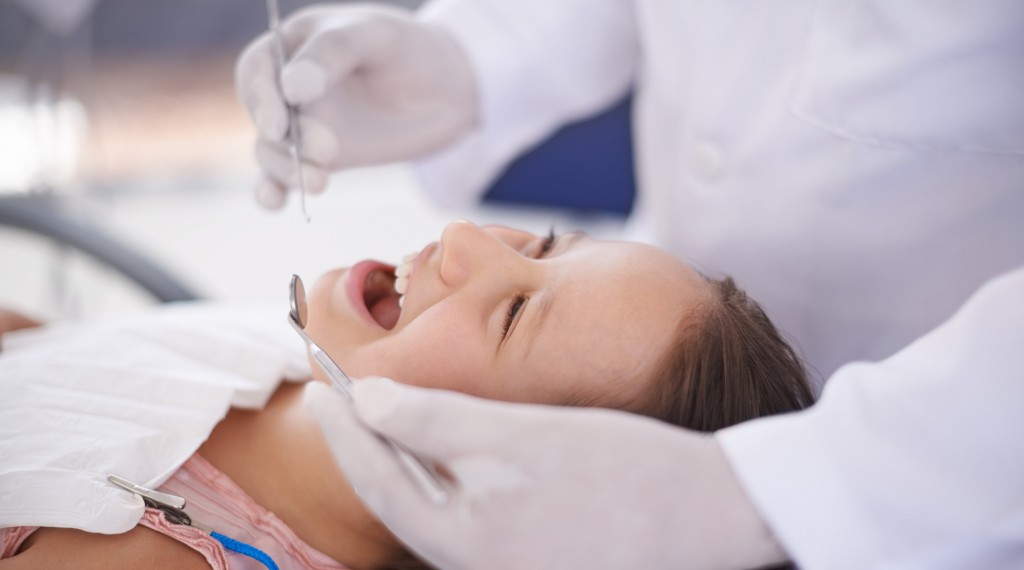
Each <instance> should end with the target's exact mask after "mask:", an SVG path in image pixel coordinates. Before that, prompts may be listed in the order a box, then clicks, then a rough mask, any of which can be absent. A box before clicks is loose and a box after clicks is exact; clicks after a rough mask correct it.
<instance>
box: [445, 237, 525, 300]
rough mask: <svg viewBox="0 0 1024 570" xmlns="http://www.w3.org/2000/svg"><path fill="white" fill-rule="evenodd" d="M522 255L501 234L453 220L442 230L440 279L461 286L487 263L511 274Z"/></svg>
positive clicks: (484, 267)
mask: <svg viewBox="0 0 1024 570" xmlns="http://www.w3.org/2000/svg"><path fill="white" fill-rule="evenodd" d="M524 259H525V258H523V257H522V256H521V255H520V254H519V252H517V251H516V250H515V249H513V248H512V247H511V246H510V245H509V244H507V243H505V241H504V240H502V239H500V236H498V235H496V234H494V233H492V232H489V231H488V230H486V229H484V228H481V227H479V226H477V225H475V224H473V223H471V222H467V221H456V222H452V223H450V224H448V225H447V226H446V227H445V228H444V231H443V232H442V233H441V280H442V281H444V282H445V283H446V284H448V285H449V286H451V287H461V286H462V285H463V284H465V283H466V282H467V281H468V280H469V278H470V277H472V276H473V275H475V274H478V273H480V274H482V271H483V270H484V269H486V268H487V267H498V266H500V267H501V268H502V269H501V272H502V274H504V275H506V276H511V275H514V273H515V270H516V267H517V260H524Z"/></svg>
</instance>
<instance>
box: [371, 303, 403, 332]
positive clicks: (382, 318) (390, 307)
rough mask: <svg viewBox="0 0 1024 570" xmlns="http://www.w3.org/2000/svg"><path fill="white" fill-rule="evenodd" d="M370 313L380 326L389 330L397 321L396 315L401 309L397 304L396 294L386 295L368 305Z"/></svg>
mask: <svg viewBox="0 0 1024 570" xmlns="http://www.w3.org/2000/svg"><path fill="white" fill-rule="evenodd" d="M369 309H370V314H371V315H373V318H374V319H376V321H377V322H378V323H380V326H382V327H384V328H386V329H388V330H391V329H393V328H395V324H396V323H398V316H399V315H401V314H402V309H401V308H400V307H399V306H398V296H397V295H388V296H386V297H384V298H383V299H381V300H379V301H377V302H376V303H374V304H373V305H371V306H370V307H369Z"/></svg>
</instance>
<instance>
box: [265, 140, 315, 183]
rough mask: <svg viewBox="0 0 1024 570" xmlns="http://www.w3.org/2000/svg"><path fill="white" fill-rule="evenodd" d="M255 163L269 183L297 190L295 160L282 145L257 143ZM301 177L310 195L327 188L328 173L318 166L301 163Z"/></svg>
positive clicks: (297, 181)
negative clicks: (257, 163)
mask: <svg viewBox="0 0 1024 570" xmlns="http://www.w3.org/2000/svg"><path fill="white" fill-rule="evenodd" d="M256 161H257V162H259V164H260V168H261V169H262V170H263V173H264V175H265V176H266V178H267V179H268V180H269V181H270V182H273V183H274V184H277V185H278V186H280V187H281V188H296V189H297V188H298V185H299V178H298V174H297V173H296V171H295V159H294V158H292V155H291V152H290V151H289V150H288V149H287V148H286V147H285V146H284V145H281V144H274V143H269V142H267V141H262V140H261V141H258V142H257V143H256ZM302 176H303V181H304V182H305V183H306V191H307V192H309V193H310V194H319V193H321V192H323V191H324V189H325V188H326V187H327V179H328V176H329V175H328V172H327V171H326V170H325V169H323V168H321V167H319V166H316V165H314V164H310V163H309V162H305V161H303V163H302Z"/></svg>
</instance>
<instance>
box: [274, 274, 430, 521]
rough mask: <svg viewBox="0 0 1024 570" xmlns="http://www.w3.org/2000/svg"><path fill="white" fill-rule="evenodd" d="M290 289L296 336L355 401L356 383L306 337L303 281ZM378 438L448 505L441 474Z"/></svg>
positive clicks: (422, 487) (411, 474) (424, 488)
mask: <svg viewBox="0 0 1024 570" xmlns="http://www.w3.org/2000/svg"><path fill="white" fill-rule="evenodd" d="M289 288H290V293H291V297H290V299H291V307H290V310H289V311H288V322H289V323H291V325H292V328H293V329H295V332H297V333H299V336H301V337H302V340H304V341H306V346H307V347H309V352H310V354H312V355H313V360H315V361H316V363H317V364H318V365H319V366H320V368H321V369H322V370H323V371H324V373H325V374H327V377H328V378H330V379H331V382H332V383H333V384H334V387H335V388H336V389H337V390H338V391H339V392H341V393H342V394H345V395H346V396H348V397H349V399H352V389H353V384H352V379H350V378H349V377H348V375H347V374H345V373H344V372H342V370H341V368H340V367H339V366H338V365H337V364H336V363H335V362H334V360H333V359H332V358H331V357H330V356H328V355H327V353H326V352H324V351H323V349H322V348H320V346H319V345H318V344H317V343H315V342H313V339H311V338H309V334H308V333H306V316H307V313H306V288H305V287H304V286H303V285H302V279H301V278H300V277H299V276H298V275H292V280H291V284H290V287H289ZM378 437H380V439H381V441H383V442H384V444H385V445H387V446H388V447H389V448H391V451H393V452H394V454H395V457H396V458H397V459H398V463H399V464H400V465H401V466H402V467H403V468H404V469H405V472H406V473H407V474H408V475H409V477H411V478H412V479H413V481H415V482H416V484H417V485H419V487H420V490H421V491H423V493H424V494H425V495H426V496H427V498H428V499H430V501H432V502H433V503H434V504H436V505H442V504H444V503H446V502H447V501H448V490H447V489H446V488H445V484H444V483H443V482H442V481H441V479H440V476H439V475H438V473H437V470H436V469H434V468H433V467H432V466H431V464H430V463H429V462H428V461H426V460H423V459H420V458H419V457H416V456H415V455H413V453H412V452H411V451H409V450H408V449H405V448H404V447H402V446H401V445H399V444H398V443H396V442H395V441H394V440H392V439H391V438H388V437H385V436H382V435H379V436H378Z"/></svg>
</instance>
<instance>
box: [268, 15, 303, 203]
mask: <svg viewBox="0 0 1024 570" xmlns="http://www.w3.org/2000/svg"><path fill="white" fill-rule="evenodd" d="M267 19H268V20H269V21H270V32H271V33H272V34H274V47H275V50H274V51H275V52H277V77H278V81H280V77H281V70H283V69H284V64H285V62H286V61H287V60H288V53H287V50H286V49H285V43H284V33H283V32H282V31H281V15H280V12H279V11H278V9H277V0H267ZM285 106H286V107H287V109H288V134H287V136H288V147H289V149H288V150H289V152H290V153H291V155H292V160H293V161H294V162H295V172H296V176H297V177H298V182H299V196H300V197H299V203H300V204H301V206H302V215H303V217H305V218H306V222H307V223H308V222H309V214H308V213H306V178H305V176H303V175H302V130H301V129H300V128H299V111H298V109H296V108H295V105H288V104H287V103H285Z"/></svg>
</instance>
